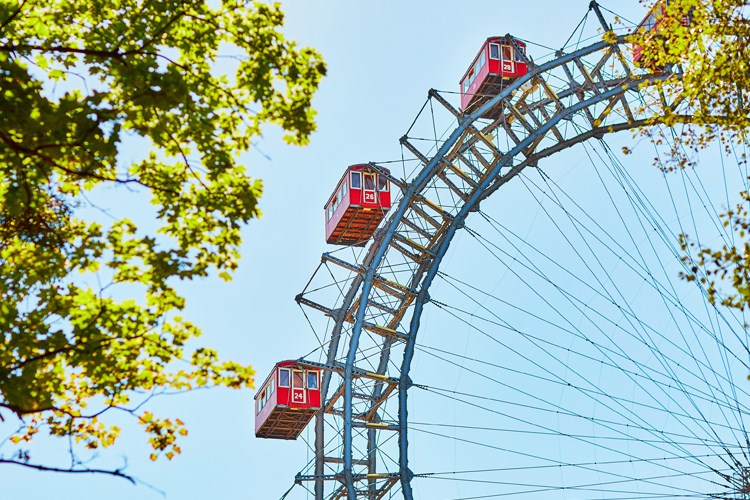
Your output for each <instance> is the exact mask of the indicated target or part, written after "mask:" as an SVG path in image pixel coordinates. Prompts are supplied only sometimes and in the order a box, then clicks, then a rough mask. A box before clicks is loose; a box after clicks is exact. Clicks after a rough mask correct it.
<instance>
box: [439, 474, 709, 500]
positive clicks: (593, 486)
mask: <svg viewBox="0 0 750 500" xmlns="http://www.w3.org/2000/svg"><path fill="white" fill-rule="evenodd" d="M700 474H706V472H705V471H703V472H692V471H691V472H681V473H675V474H665V475H661V476H651V477H643V478H640V477H625V478H623V479H620V480H617V481H615V480H611V481H603V482H601V483H588V484H586V483H584V484H576V485H570V486H552V485H545V484H543V483H541V484H540V483H521V482H517V481H498V480H490V479H465V478H445V477H435V476H427V477H428V478H430V479H436V480H440V481H461V482H467V483H475V484H493V485H501V486H520V487H524V488H534V492H542V491H548V492H549V491H560V490H565V491H587V492H588V491H592V490H595V491H597V492H600V493H632V491H629V490H620V489H612V488H611V487H612V486H614V485H621V484H623V483H636V484H638V483H645V484H648V485H651V486H669V487H670V488H671V489H672V491H678V492H682V493H683V494H691V495H702V494H701V493H700V492H698V491H695V490H690V489H687V488H680V487H679V486H674V485H673V484H669V485H667V484H666V483H661V482H657V481H656V480H664V479H675V478H684V477H687V476H689V477H695V476H697V475H700ZM605 486H609V487H610V488H605ZM524 492H525V491H524V490H521V491H517V492H515V493H519V494H523V493H524Z"/></svg>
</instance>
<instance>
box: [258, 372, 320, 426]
mask: <svg viewBox="0 0 750 500" xmlns="http://www.w3.org/2000/svg"><path fill="white" fill-rule="evenodd" d="M320 383H321V382H320V370H317V369H314V368H310V367H309V366H304V365H301V364H299V363H298V362H297V361H282V362H280V363H277V364H276V366H275V367H274V369H273V371H271V374H270V375H269V376H268V378H267V379H266V381H265V382H263V385H262V386H261V389H260V390H259V391H258V392H257V393H256V394H255V436H256V437H261V438H273V439H297V437H299V435H300V433H302V431H303V430H304V428H305V427H306V426H307V424H308V423H309V422H310V420H311V419H312V418H313V416H314V415H315V413H316V412H317V411H318V410H320Z"/></svg>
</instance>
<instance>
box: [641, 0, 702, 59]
mask: <svg viewBox="0 0 750 500" xmlns="http://www.w3.org/2000/svg"><path fill="white" fill-rule="evenodd" d="M668 5H669V0H661V1H659V2H657V3H656V4H654V6H653V7H651V10H649V12H648V14H647V15H646V17H645V18H643V21H641V24H639V25H638V28H636V33H645V38H646V39H647V40H649V41H650V40H653V39H654V38H655V37H658V36H660V31H663V22H664V20H665V18H666V14H667V13H666V8H667V6H668ZM680 24H681V25H682V26H689V25H690V14H685V15H683V16H682V17H681V18H680ZM633 64H635V65H636V66H638V67H640V68H644V69H648V70H650V71H653V72H656V73H661V72H664V71H666V69H667V68H665V67H663V66H662V65H660V64H659V63H658V62H657V61H656V58H655V57H654V56H653V55H652V54H649V53H648V52H647V51H646V49H645V47H644V46H642V45H639V44H633Z"/></svg>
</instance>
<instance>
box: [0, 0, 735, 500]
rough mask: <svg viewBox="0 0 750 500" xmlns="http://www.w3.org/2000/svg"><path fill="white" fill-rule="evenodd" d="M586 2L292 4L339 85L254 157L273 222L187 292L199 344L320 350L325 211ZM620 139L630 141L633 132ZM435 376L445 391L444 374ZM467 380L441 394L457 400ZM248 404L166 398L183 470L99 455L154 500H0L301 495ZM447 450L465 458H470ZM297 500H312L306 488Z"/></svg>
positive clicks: (554, 161)
mask: <svg viewBox="0 0 750 500" xmlns="http://www.w3.org/2000/svg"><path fill="white" fill-rule="evenodd" d="M588 4H589V2H588V0H573V1H560V0H530V1H527V2H510V1H507V0H502V1H497V0H495V1H490V0H483V1H473V2H458V1H441V0H432V1H430V0H418V1H409V2H404V1H397V0H384V1H380V2H351V1H344V0H330V1H320V2H312V1H306V0H287V1H283V2H282V5H283V8H284V10H285V11H286V13H287V21H286V27H285V32H286V33H287V35H288V36H289V37H290V38H293V39H296V40H297V41H298V42H299V43H300V44H302V45H310V46H312V47H315V48H316V49H318V50H319V51H320V52H321V53H322V55H323V57H324V59H325V60H326V62H327V64H328V76H327V77H326V78H325V79H324V80H323V82H322V84H321V87H320V91H319V93H318V95H317V97H316V98H315V108H316V109H317V111H318V117H317V122H318V131H317V132H316V133H315V134H314V135H313V137H312V141H311V144H310V145H309V146H308V147H305V148H297V147H290V146H286V145H284V144H283V143H282V142H281V140H280V134H279V133H278V132H277V131H275V130H272V129H269V130H268V131H267V133H266V134H265V136H264V137H263V138H260V139H258V141H257V150H255V151H252V152H251V153H250V154H248V155H246V157H245V158H244V159H246V162H247V164H248V165H249V168H248V170H249V172H250V174H251V175H252V176H253V177H258V178H261V179H263V182H264V186H265V194H264V195H263V198H262V199H261V203H260V205H261V209H262V211H263V217H262V218H260V219H259V220H256V221H253V222H252V223H251V224H250V225H249V227H247V228H246V229H245V231H244V237H245V243H244V245H243V260H242V262H241V264H240V269H239V271H238V272H237V274H236V276H235V278H234V281H232V282H231V283H224V282H222V281H220V280H218V279H208V280H205V281H202V282H196V283H192V284H189V285H186V286H184V287H183V291H184V293H185V295H186V296H187V299H188V308H187V311H186V316H187V317H189V318H190V319H192V320H193V321H194V322H196V323H197V324H198V325H199V326H201V327H202V328H203V329H204V332H205V333H204V335H203V337H202V339H201V342H204V343H205V344H206V345H209V346H212V347H215V348H217V349H218V350H219V352H220V353H221V354H222V356H223V357H226V358H233V359H235V360H237V361H241V362H245V363H250V364H252V365H253V366H254V367H255V369H256V371H257V378H256V380H257V381H258V382H261V381H262V380H263V379H264V378H265V377H266V375H267V374H268V372H269V370H270V369H271V367H272V366H273V365H274V364H275V363H276V362H278V361H280V360H283V359H293V358H297V357H299V356H301V355H303V354H305V353H307V352H309V351H311V350H313V349H315V348H316V347H317V343H316V340H315V338H314V335H313V333H312V332H311V330H310V327H309V326H308V324H307V322H306V320H305V317H304V315H303V313H302V312H301V311H300V309H299V307H298V306H297V305H296V304H295V302H294V296H295V295H296V294H297V293H299V292H300V291H301V290H302V289H303V287H304V286H305V283H306V282H307V280H308V279H309V278H310V276H311V275H312V273H313V271H314V270H315V268H316V267H317V265H318V263H319V262H320V255H321V254H322V253H323V252H326V251H329V250H330V247H328V246H327V245H325V243H324V241H323V229H324V228H323V203H324V202H325V201H326V199H327V198H328V196H329V195H330V192H331V191H332V190H333V189H334V187H335V183H336V182H337V181H338V179H339V178H340V177H341V174H342V172H343V169H344V168H345V167H346V166H347V165H350V164H354V163H362V162H369V161H387V160H397V159H399V158H400V154H401V150H400V147H399V143H398V139H399V137H401V136H402V135H403V134H404V132H405V131H406V129H407V128H408V127H409V125H410V123H411V121H412V119H413V118H414V117H415V116H416V114H417V112H418V111H419V108H420V107H421V106H422V104H423V103H424V101H425V98H426V96H427V92H428V90H429V89H430V88H436V89H440V90H451V91H457V90H458V80H459V79H460V77H461V75H462V74H463V73H464V71H465V70H466V68H467V66H468V65H469V64H470V63H471V60H472V58H473V57H474V55H475V54H476V52H477V50H478V49H479V47H480V45H481V43H482V42H483V41H484V40H485V39H486V38H487V37H488V36H493V35H504V34H506V33H511V34H513V35H515V36H518V37H520V38H523V39H525V40H529V41H532V42H535V43H538V44H540V45H542V46H548V47H554V48H556V47H559V46H561V45H562V44H563V43H564V42H565V41H566V39H567V38H568V36H569V35H570V33H571V32H572V30H573V28H574V27H575V26H576V25H577V24H578V23H579V21H580V20H581V19H582V18H583V16H584V15H585V13H586V11H587V8H588ZM601 4H602V5H603V6H605V7H607V8H609V9H611V10H613V11H616V12H617V13H618V14H621V15H622V16H623V17H624V18H627V19H629V20H631V21H635V22H637V21H639V20H640V19H641V18H642V16H643V15H644V8H643V7H642V6H641V5H640V3H639V2H638V1H637V0H603V1H602V2H601ZM607 15H608V16H610V17H611V15H610V14H607ZM589 22H595V21H594V20H593V19H590V20H589ZM528 52H529V54H530V55H532V57H534V58H536V59H537V60H539V59H541V58H543V57H544V56H546V55H547V54H548V53H549V50H546V49H544V48H542V47H540V46H535V45H529V48H528ZM621 137H622V138H623V140H627V139H628V138H629V137H630V134H629V133H625V134H623V135H622V136H621ZM614 142H615V143H616V142H617V141H616V140H615V141H614ZM627 160H628V159H627V158H625V159H624V161H627ZM586 161H588V160H587V158H586V153H585V152H584V151H583V150H582V149H574V150H572V151H570V152H567V153H565V154H563V155H560V156H559V158H558V157H552V158H550V159H548V160H546V162H545V166H546V167H545V168H546V169H547V171H548V173H551V172H557V173H558V174H560V175H561V176H564V175H567V174H569V175H571V176H573V175H575V173H573V174H570V172H571V171H572V170H573V168H574V167H575V166H576V165H578V164H580V163H585V162H586ZM633 161H636V160H633ZM509 214H510V215H511V216H512V218H514V219H516V220H519V219H521V218H523V217H527V218H528V222H524V224H525V225H523V224H522V226H521V227H522V228H523V227H526V228H527V229H528V228H531V227H532V223H533V221H534V220H535V219H534V218H535V217H537V216H539V217H541V215H539V214H538V213H529V212H516V213H512V212H505V213H500V214H494V216H495V217H499V218H501V219H502V218H503V217H506V216H508V215H509ZM521 220H524V219H521ZM458 255H459V256H456V255H452V256H451V257H450V258H449V259H448V261H447V263H448V264H451V263H453V264H455V265H456V267H455V269H459V270H461V269H463V267H464V263H463V262H464V261H463V258H462V257H460V254H458ZM466 266H467V269H466V270H465V271H466V274H467V275H472V274H481V273H482V272H483V269H484V267H483V266H482V264H480V263H474V264H473V266H472V265H466ZM461 272H463V271H461ZM457 275H458V276H460V275H461V274H457ZM503 276H504V274H502V273H500V274H498V275H497V276H495V277H494V278H493V279H492V282H493V283H494V285H492V286H497V287H499V288H502V286H503V284H502V279H503ZM427 319H428V320H429V319H430V318H429V315H428V317H427ZM468 345H469V342H468V340H467V341H466V343H465V344H464V342H463V341H462V342H461V343H460V345H458V346H457V348H458V349H464V348H465V347H466V346H468ZM454 347H455V346H454ZM448 348H450V344H448ZM432 376H436V377H438V378H440V377H442V373H437V374H431V375H430V378H431V377H432ZM741 376H744V375H743V374H741ZM457 377H458V379H460V378H461V374H458V376H457ZM464 377H466V375H465V374H464ZM458 379H456V380H450V381H446V382H445V383H443V384H439V385H441V386H443V387H446V386H448V387H454V386H458V384H459V380H458ZM422 382H423V383H429V382H428V381H422ZM253 395H254V391H242V392H236V391H228V390H218V389H217V390H210V391H196V392H195V393H193V394H187V395H180V396H173V397H170V398H164V399H162V400H160V401H157V402H155V403H154V405H153V408H154V409H157V410H158V411H160V412H161V413H163V414H164V415H174V416H178V417H179V418H181V419H182V420H184V421H185V422H186V424H187V426H188V429H189V430H190V435H189V436H188V437H187V438H186V439H184V440H183V443H182V450H183V455H182V456H179V457H177V458H176V459H175V460H173V461H172V462H167V461H163V460H160V461H158V462H156V463H152V462H150V461H149V460H148V458H147V457H148V454H149V451H148V447H147V444H146V443H145V439H144V436H143V435H142V434H140V433H139V432H137V431H134V429H130V431H128V429H126V430H125V431H124V435H123V437H122V438H121V440H120V443H119V444H118V445H117V446H116V447H114V448H113V449H110V450H105V451H104V452H102V454H101V459H100V460H101V461H100V462H93V463H96V464H97V465H99V466H106V465H112V466H118V465H121V464H122V463H123V461H124V460H127V469H126V472H127V473H129V474H131V475H133V476H135V477H137V478H138V479H139V480H142V481H143V482H144V483H146V484H148V485H151V486H152V487H153V489H151V488H149V487H147V486H145V485H143V484H141V485H138V486H131V485H130V484H129V483H127V482H125V481H122V480H119V479H114V478H110V477H103V476H98V477H97V476H92V475H75V476H73V475H64V474H52V473H39V472H31V471H27V470H24V469H22V468H20V467H12V466H5V467H0V484H1V485H2V494H0V497H2V498H8V499H11V498H12V499H16V498H17V499H24V500H37V499H39V500H41V499H47V498H55V499H60V500H68V499H70V500H73V499H76V500H93V499H101V498H106V499H107V500H124V499H136V498H137V499H145V500H152V499H153V500H156V499H160V498H162V495H161V493H159V492H163V493H164V495H165V497H166V498H168V499H176V500H193V499H196V500H197V499H206V498H210V499H217V500H224V499H227V500H229V499H232V500H233V499H247V500H253V499H273V498H278V497H279V496H281V495H282V494H283V493H284V492H285V491H286V490H287V489H288V488H289V487H290V486H291V485H292V483H293V481H294V476H295V474H296V473H297V472H299V471H300V470H301V469H302V468H303V466H304V465H305V464H306V463H307V461H308V460H309V459H310V457H311V452H310V450H309V449H308V448H307V447H306V445H305V443H304V442H303V441H302V440H299V441H297V442H283V441H275V440H259V439H255V438H254V436H253V411H252V401H253ZM438 401H439V400H438ZM430 404H434V403H430ZM429 410H430V412H432V413H441V412H445V413H446V416H447V417H449V418H448V419H446V420H451V421H453V422H460V421H461V420H462V414H461V411H462V410H461V407H458V406H456V405H451V404H448V403H445V405H444V406H442V405H439V404H437V405H435V406H432V407H430V408H429ZM467 418H473V416H471V417H467ZM488 423H489V424H491V423H492V418H489V419H488ZM415 446H416V450H422V453H426V454H429V453H427V452H426V451H425V450H429V452H430V453H431V452H432V450H441V451H446V450H448V448H443V445H442V442H441V441H422V440H421V439H419V438H415ZM449 448H450V453H453V454H454V456H459V455H458V453H459V451H460V449H459V448H460V446H455V445H453V444H451V445H450V447H449ZM447 452H448V451H446V453H447ZM36 458H37V460H38V461H43V459H44V457H42V456H41V455H40V456H38V457H36ZM393 458H394V459H395V458H396V457H393ZM420 465H425V466H429V463H427V464H425V463H424V462H422V463H421V464H420ZM455 466H456V467H459V468H460V466H461V464H460V463H456V464H455ZM436 467H437V466H436ZM450 488H455V489H447V490H439V491H444V492H445V494H446V495H448V496H449V497H451V498H453V497H458V496H460V495H463V494H466V491H467V490H461V489H460V487H457V486H456V487H454V486H451V487H450ZM434 491H435V490H430V489H427V488H426V489H425V490H423V491H422V492H421V493H420V490H418V491H417V494H418V498H422V499H425V500H428V499H430V498H434V496H433V495H434V494H435V493H434ZM431 492H432V493H431ZM419 495H421V496H419ZM290 498H307V497H306V496H305V494H304V491H303V490H301V489H297V490H295V491H294V494H293V495H290ZM528 498H534V497H533V496H529V497H528ZM560 498H564V496H561V497H560Z"/></svg>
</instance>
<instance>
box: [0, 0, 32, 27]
mask: <svg viewBox="0 0 750 500" xmlns="http://www.w3.org/2000/svg"><path fill="white" fill-rule="evenodd" d="M25 4H26V0H23V1H22V2H21V5H19V6H18V8H17V9H16V10H15V12H13V14H11V15H10V17H9V18H8V19H6V20H5V21H3V23H2V24H0V31H3V30H4V29H5V27H6V26H8V25H9V24H10V23H12V22H13V19H15V18H16V17H17V16H18V14H20V13H21V10H23V6H24V5H25Z"/></svg>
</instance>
